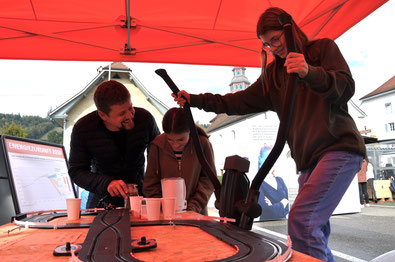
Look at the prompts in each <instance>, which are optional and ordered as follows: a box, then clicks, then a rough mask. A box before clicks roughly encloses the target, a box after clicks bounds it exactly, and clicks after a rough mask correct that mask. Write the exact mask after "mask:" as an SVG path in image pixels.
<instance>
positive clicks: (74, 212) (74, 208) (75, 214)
mask: <svg viewBox="0 0 395 262" xmlns="http://www.w3.org/2000/svg"><path fill="white" fill-rule="evenodd" d="M66 204H67V219H68V220H78V219H79V218H80V210H81V198H67V199H66Z"/></svg>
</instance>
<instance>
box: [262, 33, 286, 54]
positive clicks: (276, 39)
mask: <svg viewBox="0 0 395 262" xmlns="http://www.w3.org/2000/svg"><path fill="white" fill-rule="evenodd" d="M283 33H284V31H283V32H282V33H281V34H280V35H279V36H276V37H273V38H272V39H271V40H270V41H269V42H268V43H265V42H263V43H262V50H265V51H270V50H271V49H272V47H279V46H280V45H281V41H280V38H281V36H282V35H283Z"/></svg>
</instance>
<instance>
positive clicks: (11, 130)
mask: <svg viewBox="0 0 395 262" xmlns="http://www.w3.org/2000/svg"><path fill="white" fill-rule="evenodd" d="M0 133H1V134H2V135H11V136H16V137H26V136H27V132H26V129H25V128H23V127H22V125H20V124H19V125H16V124H15V123H14V121H13V122H12V123H11V125H10V124H8V123H5V125H4V126H3V128H2V129H1V131H0Z"/></svg>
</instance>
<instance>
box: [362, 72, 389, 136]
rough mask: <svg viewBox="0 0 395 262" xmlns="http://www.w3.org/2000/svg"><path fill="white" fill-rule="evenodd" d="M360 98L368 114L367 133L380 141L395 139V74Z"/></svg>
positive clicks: (365, 127) (366, 121)
mask: <svg viewBox="0 0 395 262" xmlns="http://www.w3.org/2000/svg"><path fill="white" fill-rule="evenodd" d="M360 100H361V101H362V102H361V105H360V107H361V108H362V109H363V110H364V112H366V114H367V118H366V120H365V121H364V129H365V130H366V131H367V135H368V136H373V137H377V138H378V139H379V140H380V141H383V140H392V139H395V112H394V110H395V108H393V107H394V105H395V76H393V77H392V78H391V79H389V80H388V81H387V82H385V83H384V84H383V85H381V86H380V87H379V88H377V89H375V90H374V91H372V92H370V93H369V94H367V95H365V96H363V97H362V98H361V99H360Z"/></svg>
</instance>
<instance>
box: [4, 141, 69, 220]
mask: <svg viewBox="0 0 395 262" xmlns="http://www.w3.org/2000/svg"><path fill="white" fill-rule="evenodd" d="M1 139H2V143H3V148H4V153H5V159H6V164H7V169H8V173H9V179H10V184H11V190H12V195H13V200H14V204H15V212H16V213H17V214H18V213H28V212H37V211H46V210H59V209H62V210H64V209H66V198H74V197H76V193H75V189H74V186H73V184H72V182H71V179H70V176H69V174H68V163H67V158H66V154H65V150H64V147H63V146H61V145H57V144H51V143H45V142H42V141H35V140H29V139H22V138H17V137H11V136H2V138H1Z"/></svg>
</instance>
